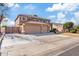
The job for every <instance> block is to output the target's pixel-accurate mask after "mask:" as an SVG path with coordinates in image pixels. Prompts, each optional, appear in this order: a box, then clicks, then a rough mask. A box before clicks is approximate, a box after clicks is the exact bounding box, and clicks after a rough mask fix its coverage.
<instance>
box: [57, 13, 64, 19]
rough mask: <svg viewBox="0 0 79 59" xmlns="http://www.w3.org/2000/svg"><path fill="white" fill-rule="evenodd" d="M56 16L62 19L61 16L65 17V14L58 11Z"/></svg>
mask: <svg viewBox="0 0 79 59" xmlns="http://www.w3.org/2000/svg"><path fill="white" fill-rule="evenodd" d="M57 18H58V19H63V18H65V14H63V13H61V12H60V13H58V15H57Z"/></svg>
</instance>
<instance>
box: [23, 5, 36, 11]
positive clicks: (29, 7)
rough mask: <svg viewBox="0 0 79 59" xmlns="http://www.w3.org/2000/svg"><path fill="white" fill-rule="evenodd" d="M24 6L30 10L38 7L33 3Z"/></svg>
mask: <svg viewBox="0 0 79 59" xmlns="http://www.w3.org/2000/svg"><path fill="white" fill-rule="evenodd" d="M24 8H25V9H28V10H35V9H36V7H35V6H33V5H32V4H28V5H26V6H25V7H24Z"/></svg>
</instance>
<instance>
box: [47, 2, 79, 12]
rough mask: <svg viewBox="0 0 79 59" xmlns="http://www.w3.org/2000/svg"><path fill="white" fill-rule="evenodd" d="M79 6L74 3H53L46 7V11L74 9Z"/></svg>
mask: <svg viewBox="0 0 79 59" xmlns="http://www.w3.org/2000/svg"><path fill="white" fill-rule="evenodd" d="M78 6H79V4H75V3H63V4H62V3H58V4H53V5H52V6H50V7H48V8H47V9H46V11H49V12H52V11H61V10H62V11H74V10H76V8H77V7H78Z"/></svg>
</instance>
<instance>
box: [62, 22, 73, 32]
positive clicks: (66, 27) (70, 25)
mask: <svg viewBox="0 0 79 59" xmlns="http://www.w3.org/2000/svg"><path fill="white" fill-rule="evenodd" d="M73 26H74V23H73V22H66V23H64V24H63V28H64V31H65V32H69V31H70V29H72V28H73Z"/></svg>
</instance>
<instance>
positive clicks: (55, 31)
mask: <svg viewBox="0 0 79 59" xmlns="http://www.w3.org/2000/svg"><path fill="white" fill-rule="evenodd" d="M50 32H54V33H57V32H58V30H57V29H56V28H53V29H52V30H50Z"/></svg>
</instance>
